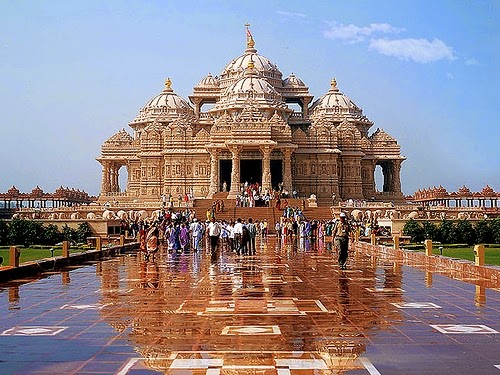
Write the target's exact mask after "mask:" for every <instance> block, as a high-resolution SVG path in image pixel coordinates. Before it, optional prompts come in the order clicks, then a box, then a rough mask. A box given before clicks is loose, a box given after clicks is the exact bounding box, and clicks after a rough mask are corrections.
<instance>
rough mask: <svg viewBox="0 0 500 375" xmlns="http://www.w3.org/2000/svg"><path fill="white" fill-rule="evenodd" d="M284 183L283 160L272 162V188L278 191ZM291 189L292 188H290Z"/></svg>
mask: <svg viewBox="0 0 500 375" xmlns="http://www.w3.org/2000/svg"><path fill="white" fill-rule="evenodd" d="M282 182H283V162H282V160H271V188H273V189H275V190H278V185H279V184H280V183H282ZM288 188H289V189H291V188H292V187H291V186H288Z"/></svg>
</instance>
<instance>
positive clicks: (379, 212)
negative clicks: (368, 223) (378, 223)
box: [373, 210, 383, 219]
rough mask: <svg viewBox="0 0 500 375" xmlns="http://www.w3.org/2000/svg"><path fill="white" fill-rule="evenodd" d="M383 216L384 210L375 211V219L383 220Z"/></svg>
mask: <svg viewBox="0 0 500 375" xmlns="http://www.w3.org/2000/svg"><path fill="white" fill-rule="evenodd" d="M382 214H383V212H382V210H375V212H374V213H373V218H374V219H378V218H381V217H382Z"/></svg>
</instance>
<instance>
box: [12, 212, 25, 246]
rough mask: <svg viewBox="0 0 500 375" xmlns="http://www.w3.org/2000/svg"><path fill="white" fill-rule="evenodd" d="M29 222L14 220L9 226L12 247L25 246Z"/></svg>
mask: <svg viewBox="0 0 500 375" xmlns="http://www.w3.org/2000/svg"><path fill="white" fill-rule="evenodd" d="M28 225H29V224H28V220H24V219H18V218H16V219H13V220H12V221H11V222H10V225H9V236H8V242H9V244H10V245H23V244H24V243H25V234H26V232H27V231H28Z"/></svg>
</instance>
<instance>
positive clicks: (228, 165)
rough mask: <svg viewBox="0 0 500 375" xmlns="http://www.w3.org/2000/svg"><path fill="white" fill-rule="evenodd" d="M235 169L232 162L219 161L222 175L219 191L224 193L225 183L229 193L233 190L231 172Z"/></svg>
mask: <svg viewBox="0 0 500 375" xmlns="http://www.w3.org/2000/svg"><path fill="white" fill-rule="evenodd" d="M232 169H233V167H232V162H231V160H223V159H221V160H219V174H220V176H219V177H220V179H219V186H218V188H217V189H218V191H223V190H222V185H223V184H224V182H225V183H226V185H227V188H226V189H227V191H229V190H230V189H231V170H232Z"/></svg>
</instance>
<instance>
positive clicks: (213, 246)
mask: <svg viewBox="0 0 500 375" xmlns="http://www.w3.org/2000/svg"><path fill="white" fill-rule="evenodd" d="M207 231H208V236H209V237H210V251H211V252H212V259H213V258H214V257H216V255H217V253H216V250H217V242H218V241H219V236H220V224H219V223H218V222H216V221H215V217H212V219H211V221H210V223H209V224H208V227H207Z"/></svg>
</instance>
